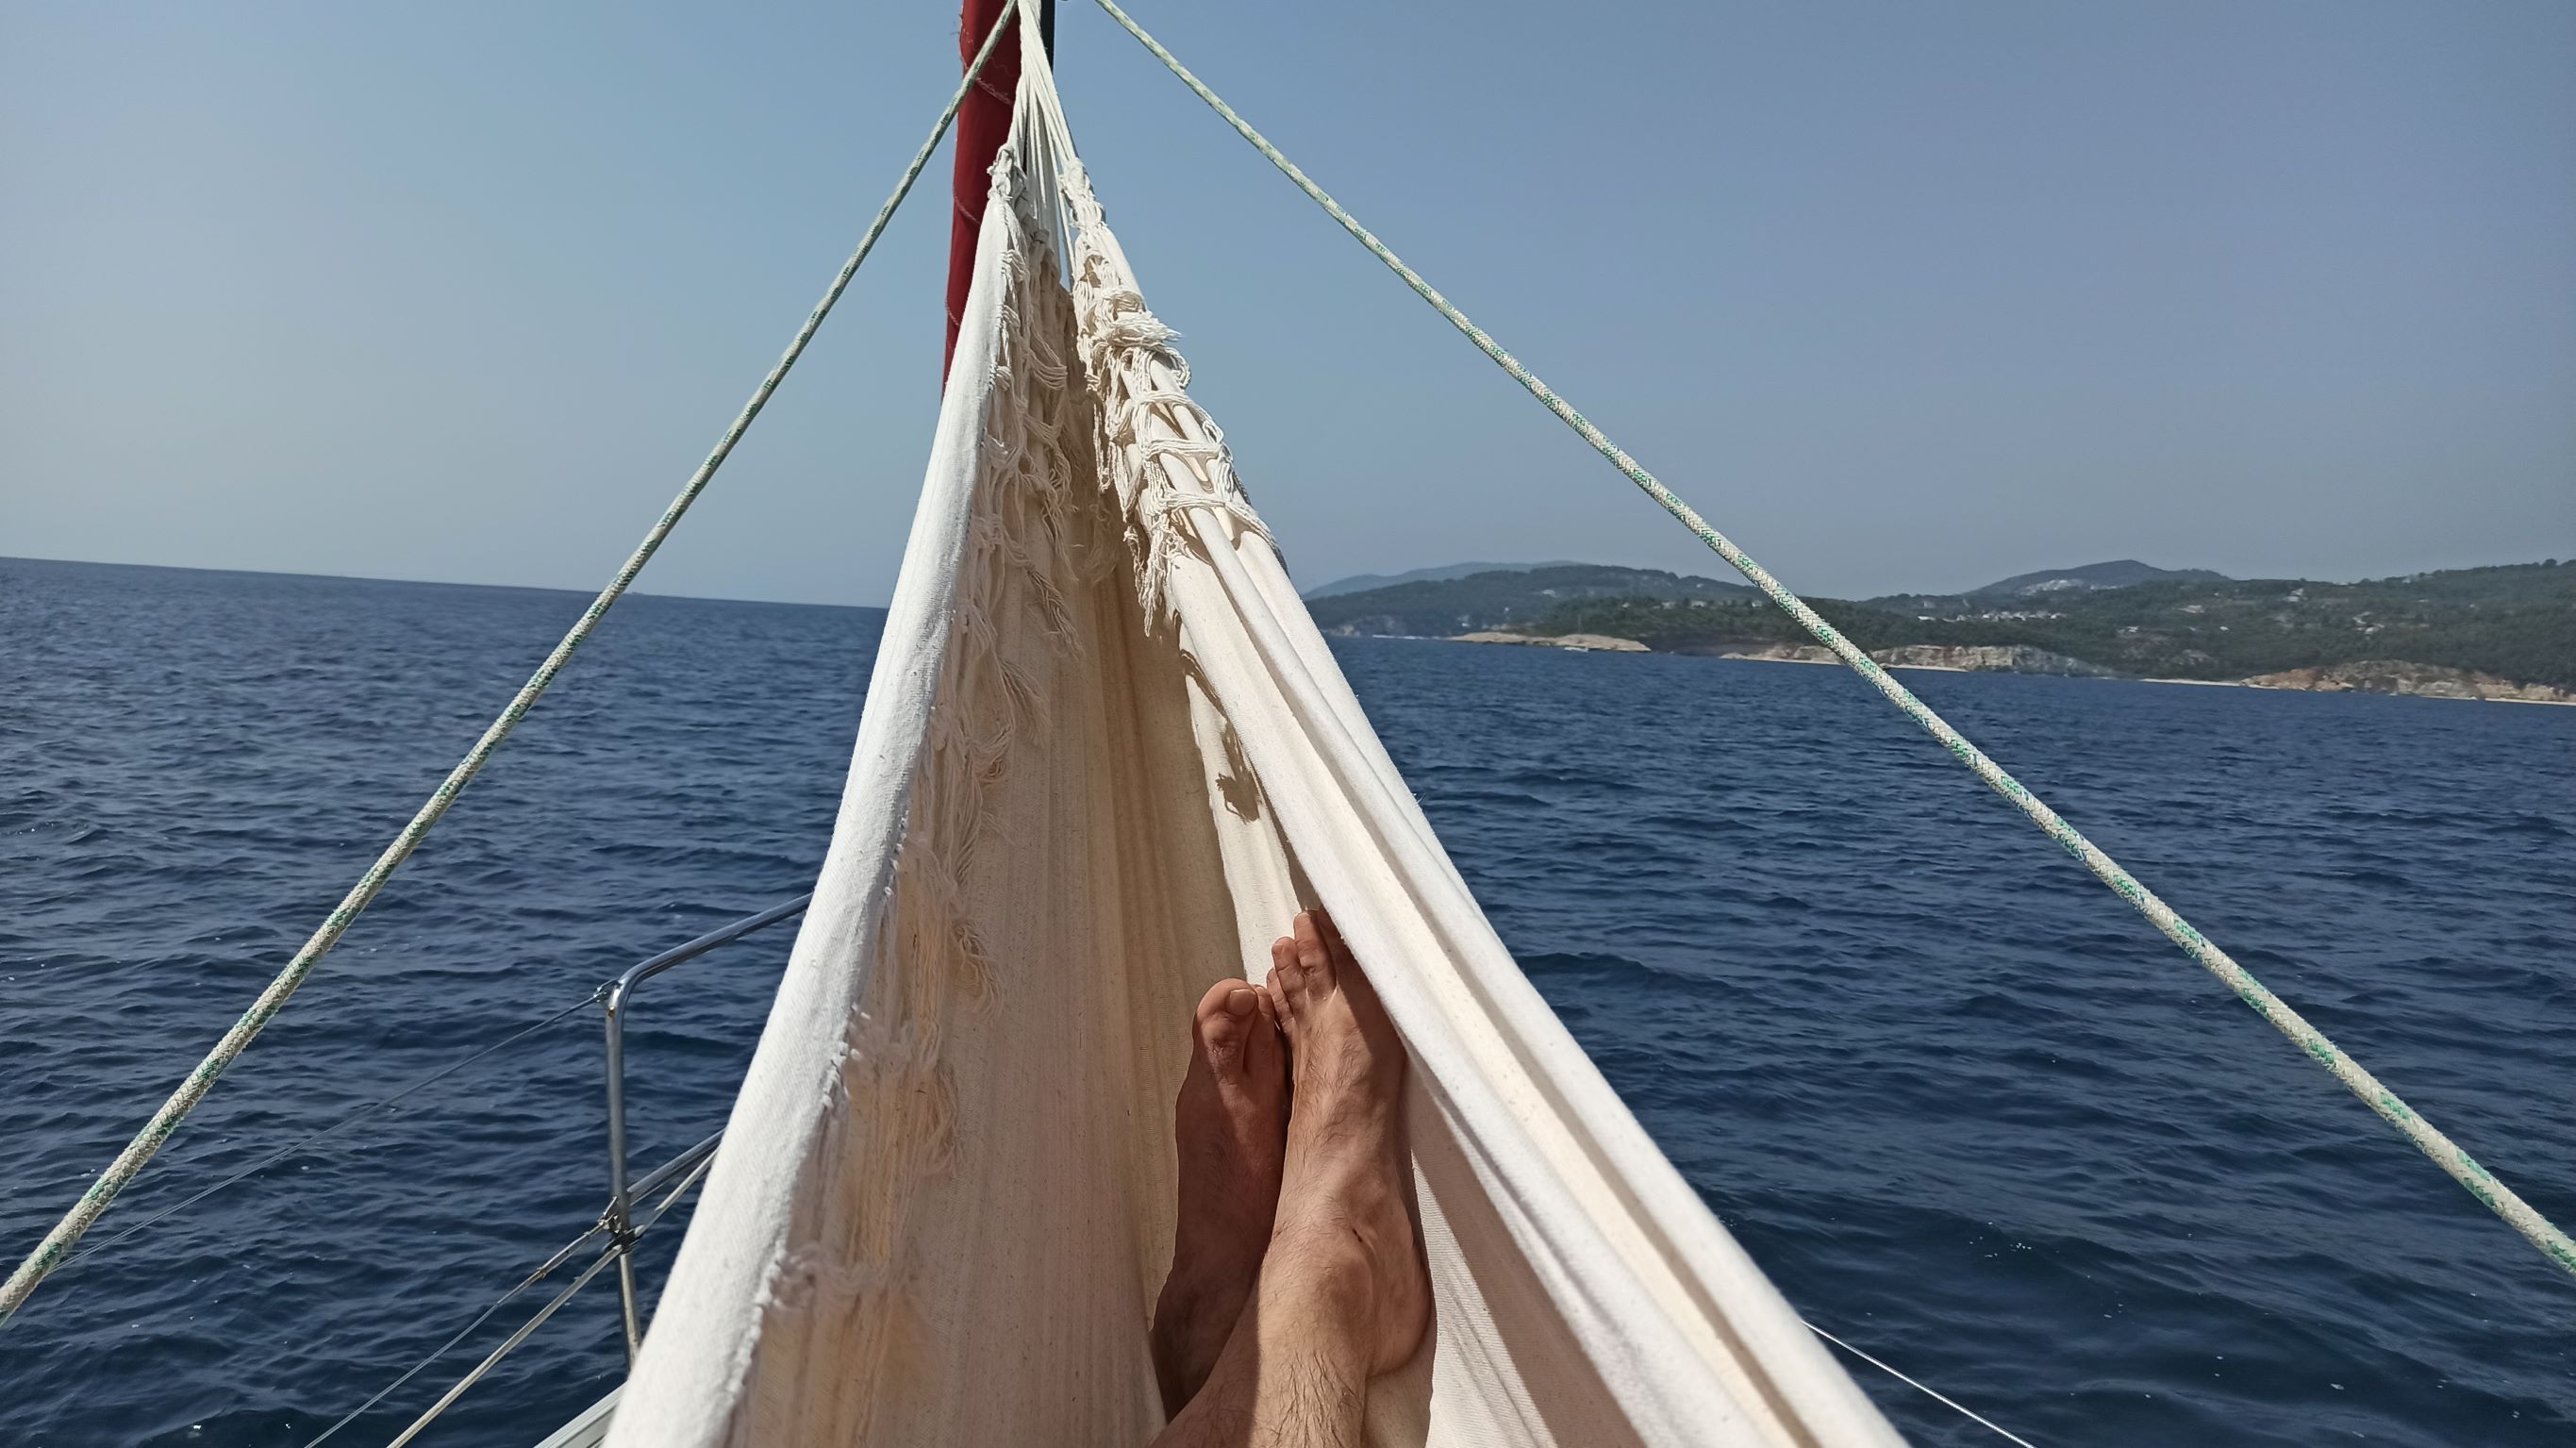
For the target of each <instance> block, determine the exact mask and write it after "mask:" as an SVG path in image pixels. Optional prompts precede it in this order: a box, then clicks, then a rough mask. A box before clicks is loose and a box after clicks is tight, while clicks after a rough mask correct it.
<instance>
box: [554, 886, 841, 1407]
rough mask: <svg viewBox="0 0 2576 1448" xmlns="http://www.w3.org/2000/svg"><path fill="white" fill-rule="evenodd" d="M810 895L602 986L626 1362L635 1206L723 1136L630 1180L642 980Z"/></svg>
mask: <svg viewBox="0 0 2576 1448" xmlns="http://www.w3.org/2000/svg"><path fill="white" fill-rule="evenodd" d="M813 900H814V897H813V896H812V895H799V896H797V897H796V898H795V899H793V900H789V901H787V902H785V903H783V904H779V905H772V906H770V907H769V908H768V909H766V910H763V911H761V912H760V913H759V914H757V915H746V916H744V917H743V918H742V919H740V920H737V921H735V922H733V923H732V924H731V925H727V926H724V927H723V928H721V929H717V930H711V931H708V932H707V933H706V934H704V935H701V936H699V937H698V938H697V939H695V940H692V941H690V942H688V943H687V944H685V945H675V946H673V947H671V948H670V949H669V950H666V951H663V952H662V953H661V954H659V955H657V956H654V957H653V958H652V959H650V960H645V961H640V962H638V963H637V964H635V965H631V966H629V967H627V968H626V971H625V973H624V974H622V975H620V976H618V977H617V979H615V980H612V981H610V982H609V983H608V984H607V985H605V986H603V987H601V988H600V999H601V1000H602V1001H603V1002H605V1004H606V1006H607V1012H606V1015H607V1032H608V1210H607V1211H606V1212H605V1213H603V1214H602V1215H601V1217H600V1225H601V1226H603V1227H605V1228H607V1229H608V1240H609V1250H610V1251H612V1252H614V1253H616V1255H617V1298H618V1306H619V1308H620V1309H621V1311H622V1313H623V1315H624V1318H625V1326H626V1360H627V1362H628V1364H629V1365H632V1364H633V1363H634V1361H635V1354H636V1353H637V1352H638V1351H639V1350H641V1349H642V1347H643V1346H644V1319H643V1314H642V1312H641V1311H640V1310H639V1309H638V1308H637V1306H636V1292H635V1253H634V1252H633V1250H631V1249H632V1248H633V1247H634V1245H635V1202H636V1200H637V1199H638V1198H641V1197H649V1196H651V1195H652V1194H653V1193H654V1192H655V1191H656V1190H658V1189H659V1188H660V1187H661V1186H662V1185H663V1184H664V1183H666V1182H671V1181H675V1180H677V1179H678V1178H679V1177H680V1176H681V1174H682V1173H684V1172H687V1171H690V1170H692V1169H693V1168H695V1167H696V1166H697V1164H698V1163H699V1162H701V1161H704V1160H705V1159H706V1158H707V1157H708V1156H710V1155H712V1154H713V1153H714V1151H715V1149H716V1143H717V1142H718V1141H721V1140H722V1139H723V1138H724V1132H723V1131H722V1130H721V1129H719V1130H717V1131H716V1132H715V1133H714V1134H713V1135H711V1136H709V1137H708V1138H707V1139H706V1140H704V1141H701V1142H699V1143H698V1144H697V1145H695V1146H693V1147H690V1148H689V1149H688V1150H686V1151H684V1152H681V1153H680V1154H679V1155H678V1156H675V1157H673V1158H671V1159H670V1160H669V1161H666V1162H664V1163H662V1164H661V1165H660V1166H658V1167H655V1168H654V1169H653V1170H651V1171H649V1172H647V1173H645V1174H644V1175H643V1176H642V1177H641V1178H639V1179H636V1180H633V1181H630V1180H628V1177H627V1170H628V1165H627V1160H626V1018H627V1015H628V1008H629V1007H630V1006H631V1005H632V1004H633V1002H634V999H635V992H636V990H637V988H638V987H640V986H642V985H643V984H644V982H646V981H648V980H651V979H652V978H653V977H655V976H657V975H660V974H661V973H662V972H664V971H666V970H669V969H671V968H672V967H674V966H679V965H686V964H688V963H689V962H690V961H692V960H695V959H697V958H698V957H699V956H701V955H704V954H706V953H707V952H708V951H710V950H713V949H715V948H716V947H717V946H720V945H730V944H732V943H733V942H735V941H737V940H740V939H742V938H743V937H744V936H746V935H749V934H751V933H753V932H754V931H758V930H765V929H767V928H769V927H770V926H772V925H775V924H777V923H778V922H779V921H781V920H786V919H789V918H791V917H793V916H796V915H801V914H803V913H804V911H805V907H806V906H807V905H809V904H811V903H813Z"/></svg>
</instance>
